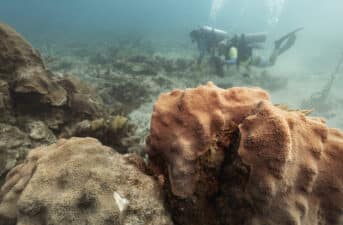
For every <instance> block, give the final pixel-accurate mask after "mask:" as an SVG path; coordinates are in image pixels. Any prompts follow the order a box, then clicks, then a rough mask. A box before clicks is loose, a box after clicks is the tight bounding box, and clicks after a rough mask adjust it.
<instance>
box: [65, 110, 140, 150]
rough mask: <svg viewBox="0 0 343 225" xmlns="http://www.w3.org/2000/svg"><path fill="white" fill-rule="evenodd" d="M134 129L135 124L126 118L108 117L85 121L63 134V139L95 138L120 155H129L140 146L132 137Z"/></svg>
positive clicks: (137, 140)
mask: <svg viewBox="0 0 343 225" xmlns="http://www.w3.org/2000/svg"><path fill="white" fill-rule="evenodd" d="M134 128H135V126H134V124H132V123H131V122H130V121H128V118H126V117H124V116H119V115H117V116H108V117H102V118H99V119H95V120H83V121H81V122H79V123H77V124H76V125H75V126H73V127H72V129H70V130H67V131H66V132H65V133H62V135H61V137H63V138H69V137H94V138H97V139H98V140H99V141H100V142H101V143H102V144H104V145H107V146H110V147H113V148H115V149H116V150H117V151H119V152H120V153H128V152H129V149H130V148H132V147H138V145H139V139H137V138H136V137H134V136H133V135H132V131H133V129H134Z"/></svg>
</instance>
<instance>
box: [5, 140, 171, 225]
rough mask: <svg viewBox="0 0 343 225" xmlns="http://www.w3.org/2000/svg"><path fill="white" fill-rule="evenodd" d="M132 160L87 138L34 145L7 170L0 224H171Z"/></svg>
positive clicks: (153, 187)
mask: <svg viewBox="0 0 343 225" xmlns="http://www.w3.org/2000/svg"><path fill="white" fill-rule="evenodd" d="M134 161H137V159H135V160H132V157H129V156H128V159H127V157H125V156H122V155H120V154H119V153H116V152H114V151H113V150H112V149H111V148H108V147H105V146H103V145H101V144H100V143H99V142H98V141H97V140H96V139H92V138H72V139H69V140H65V139H62V140H60V141H59V142H58V143H57V144H53V145H50V146H48V147H41V148H37V149H34V150H32V151H31V152H30V153H29V155H28V157H27V159H26V161H25V162H24V163H23V164H20V165H18V166H17V167H15V168H14V169H12V170H11V171H10V172H9V173H8V175H7V180H6V183H5V184H4V186H3V187H2V189H1V192H0V224H7V225H10V224H16V223H17V224H18V225H19V224H20V225H31V224H35V225H40V224H41V225H43V224H50V225H63V224H65V225H67V224H68V225H72V224H75V225H76V224H78V225H79V224H97V225H108V224H131V225H139V224H144V225H148V224H151V225H152V224H154V225H163V224H165V225H166V224H172V223H171V221H170V219H169V217H168V214H167V213H166V211H165V209H164V207H163V202H162V201H161V196H160V191H159V189H158V185H157V184H156V183H155V181H154V180H153V179H152V178H151V177H149V176H147V175H145V174H143V173H142V172H141V171H140V170H139V169H138V168H137V167H136V166H135V165H134V164H135V163H131V162H134ZM137 162H138V161H137ZM137 164H139V163H137ZM16 221H17V222H16Z"/></svg>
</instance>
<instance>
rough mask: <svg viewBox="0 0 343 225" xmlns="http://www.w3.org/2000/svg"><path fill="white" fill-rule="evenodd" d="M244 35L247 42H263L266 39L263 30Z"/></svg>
mask: <svg viewBox="0 0 343 225" xmlns="http://www.w3.org/2000/svg"><path fill="white" fill-rule="evenodd" d="M244 37H245V41H246V43H248V44H256V43H264V42H266V40H267V34H266V33H264V32H261V33H250V34H244Z"/></svg>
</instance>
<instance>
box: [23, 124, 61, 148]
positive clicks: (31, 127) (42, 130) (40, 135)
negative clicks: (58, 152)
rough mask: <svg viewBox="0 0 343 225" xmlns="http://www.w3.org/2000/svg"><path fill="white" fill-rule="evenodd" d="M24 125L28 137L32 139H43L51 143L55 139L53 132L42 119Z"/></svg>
mask: <svg viewBox="0 0 343 225" xmlns="http://www.w3.org/2000/svg"><path fill="white" fill-rule="evenodd" d="M26 126H27V130H28V133H29V137H30V138H31V139H32V140H34V141H44V142H46V143H53V142H55V141H56V138H55V135H54V133H53V132H52V131H51V130H50V129H49V128H48V127H47V126H46V125H45V124H44V123H43V122H42V121H32V122H30V123H28V124H27V125H26Z"/></svg>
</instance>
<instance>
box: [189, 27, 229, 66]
mask: <svg viewBox="0 0 343 225" xmlns="http://www.w3.org/2000/svg"><path fill="white" fill-rule="evenodd" d="M190 36H191V39H192V42H196V43H197V45H198V50H199V57H198V64H200V63H201V62H202V60H203V58H204V56H205V54H206V53H209V54H210V55H211V57H213V56H214V55H215V52H216V49H217V47H218V44H219V43H220V42H221V41H223V40H224V39H226V38H228V34H227V33H226V32H225V31H223V30H219V29H215V28H212V27H208V26H204V27H201V28H199V29H196V30H193V31H192V32H191V33H190Z"/></svg>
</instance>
